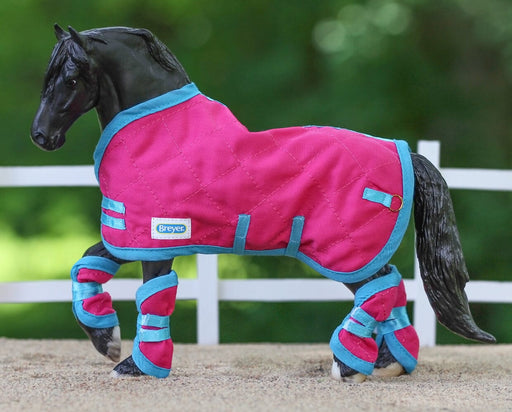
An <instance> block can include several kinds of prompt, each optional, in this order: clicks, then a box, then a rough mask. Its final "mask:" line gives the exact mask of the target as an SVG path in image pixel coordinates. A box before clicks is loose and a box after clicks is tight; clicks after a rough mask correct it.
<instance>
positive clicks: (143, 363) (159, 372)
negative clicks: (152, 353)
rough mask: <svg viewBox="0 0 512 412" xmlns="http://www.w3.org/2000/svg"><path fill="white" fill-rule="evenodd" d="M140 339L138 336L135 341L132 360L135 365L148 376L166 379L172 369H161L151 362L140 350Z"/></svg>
mask: <svg viewBox="0 0 512 412" xmlns="http://www.w3.org/2000/svg"><path fill="white" fill-rule="evenodd" d="M139 343H140V342H139V338H138V337H137V336H136V337H135V339H134V340H133V350H132V359H133V361H134V362H135V365H137V367H138V368H139V369H140V370H141V371H142V372H144V373H145V374H146V375H150V376H155V377H157V378H166V377H167V376H169V373H170V372H171V370H170V369H166V368H161V367H160V366H157V365H155V364H154V363H153V362H151V361H150V360H149V359H148V358H146V356H144V354H143V353H142V352H141V350H140V348H139Z"/></svg>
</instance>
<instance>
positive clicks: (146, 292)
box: [135, 270, 178, 312]
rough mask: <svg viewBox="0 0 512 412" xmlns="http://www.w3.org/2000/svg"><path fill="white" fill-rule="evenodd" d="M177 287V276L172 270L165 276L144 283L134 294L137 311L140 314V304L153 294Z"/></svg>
mask: <svg viewBox="0 0 512 412" xmlns="http://www.w3.org/2000/svg"><path fill="white" fill-rule="evenodd" d="M177 285H178V275H176V272H175V271H174V270H172V271H171V272H170V273H169V274H167V275H164V276H158V277H156V278H153V279H151V280H149V281H147V282H146V283H143V284H142V286H141V287H140V288H139V289H137V292H136V293H135V304H136V305H137V310H138V311H139V312H140V306H141V305H142V302H144V301H145V300H146V299H147V298H149V297H150V296H153V295H154V294H155V293H157V292H160V291H161V290H164V289H167V288H172V287H174V286H177Z"/></svg>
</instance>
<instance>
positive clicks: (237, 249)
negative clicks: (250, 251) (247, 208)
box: [233, 215, 251, 255]
mask: <svg viewBox="0 0 512 412" xmlns="http://www.w3.org/2000/svg"><path fill="white" fill-rule="evenodd" d="M250 223H251V216H250V215H239V216H238V223H237V225H236V231H235V240H234V242H233V253H234V254H235V255H243V254H245V242H246V240H247V232H249V224H250Z"/></svg>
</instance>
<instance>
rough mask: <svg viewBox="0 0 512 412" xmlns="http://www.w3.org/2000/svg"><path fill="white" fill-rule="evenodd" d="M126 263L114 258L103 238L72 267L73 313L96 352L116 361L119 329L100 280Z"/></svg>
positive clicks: (119, 345)
mask: <svg viewBox="0 0 512 412" xmlns="http://www.w3.org/2000/svg"><path fill="white" fill-rule="evenodd" d="M122 263H125V262H124V261H122V260H119V259H116V258H114V257H113V256H112V255H111V254H110V253H109V252H108V251H107V250H106V249H105V247H104V245H103V243H102V242H99V243H97V244H96V245H94V246H92V247H90V248H89V249H88V250H87V251H86V252H85V254H84V255H83V257H82V258H81V259H80V260H79V261H78V262H76V264H75V265H74V266H73V268H72V269H71V279H72V284H73V313H74V314H75V317H76V319H77V321H78V324H79V325H80V327H81V328H82V329H83V330H84V331H85V333H86V334H87V336H89V339H90V340H91V342H92V344H93V345H94V347H95V348H96V350H97V351H98V352H100V353H101V354H102V355H104V356H106V357H107V358H109V359H111V360H113V361H114V362H118V361H119V359H120V357H121V332H120V328H119V321H118V319H117V314H116V312H115V310H114V309H113V307H112V298H111V297H110V295H109V294H108V293H107V292H103V289H102V286H101V285H102V284H103V283H105V282H107V281H108V280H110V279H111V278H112V277H113V276H114V274H115V273H116V272H117V270H118V269H119V265H121V264H122Z"/></svg>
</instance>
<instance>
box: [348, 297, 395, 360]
mask: <svg viewBox="0 0 512 412" xmlns="http://www.w3.org/2000/svg"><path fill="white" fill-rule="evenodd" d="M397 289H398V288H397V287H392V288H389V289H385V290H383V291H382V292H379V293H376V294H375V295H373V296H372V297H370V298H369V299H368V300H367V301H365V302H364V303H363V304H362V305H361V309H363V310H364V311H365V312H366V313H367V314H369V315H370V316H372V317H373V318H374V319H375V320H376V321H378V322H382V321H384V320H386V319H387V318H388V317H389V315H390V314H391V309H392V302H394V301H395V300H396V297H397ZM354 320H355V319H354ZM356 322H357V321H356ZM357 323H359V322H357ZM339 340H340V342H342V343H343V346H344V347H345V348H346V349H348V350H349V351H350V353H352V354H353V355H355V356H357V357H358V358H359V359H362V360H364V361H366V362H371V363H374V362H375V361H376V360H377V356H378V352H379V349H378V347H377V343H376V342H375V340H374V339H373V338H361V337H359V336H356V335H354V334H353V333H350V332H348V331H346V330H345V329H341V330H340V333H339Z"/></svg>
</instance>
